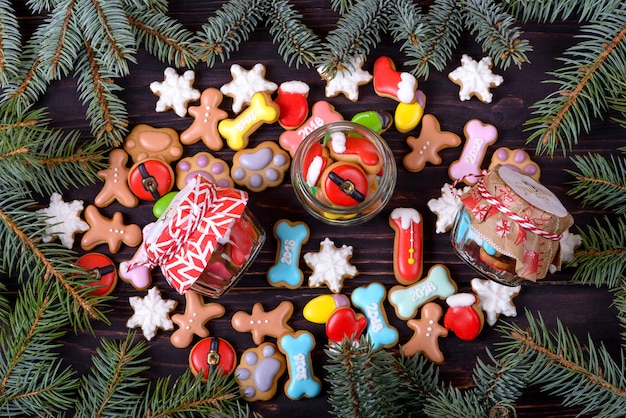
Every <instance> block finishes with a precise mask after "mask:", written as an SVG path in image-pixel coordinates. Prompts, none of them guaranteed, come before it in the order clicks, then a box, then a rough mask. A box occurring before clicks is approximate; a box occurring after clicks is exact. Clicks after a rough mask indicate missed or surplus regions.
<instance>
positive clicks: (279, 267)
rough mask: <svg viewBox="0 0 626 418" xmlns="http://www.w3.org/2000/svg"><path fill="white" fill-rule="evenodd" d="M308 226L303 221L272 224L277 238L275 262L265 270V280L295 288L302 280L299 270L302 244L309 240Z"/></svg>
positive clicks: (274, 284) (302, 276)
mask: <svg viewBox="0 0 626 418" xmlns="http://www.w3.org/2000/svg"><path fill="white" fill-rule="evenodd" d="M309 234H310V231H309V227H308V226H307V225H306V224H305V223H304V222H290V221H288V220H284V219H283V220H280V221H278V222H277V223H276V225H274V236H275V237H276V239H277V240H278V251H277V252H276V263H275V264H274V265H273V266H272V267H270V269H269V270H268V272H267V280H268V281H269V283H270V284H271V285H272V286H274V287H286V288H288V289H296V288H298V287H300V285H301V284H302V281H303V280H304V273H303V272H302V270H300V267H299V263H300V253H301V251H302V245H304V244H305V243H306V242H307V241H308V240H309Z"/></svg>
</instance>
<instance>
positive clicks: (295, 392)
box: [278, 330, 322, 400]
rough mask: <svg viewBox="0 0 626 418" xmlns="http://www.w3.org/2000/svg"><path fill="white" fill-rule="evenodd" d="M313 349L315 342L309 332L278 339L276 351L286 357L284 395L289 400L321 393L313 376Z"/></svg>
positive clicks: (318, 383)
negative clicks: (286, 371)
mask: <svg viewBox="0 0 626 418" xmlns="http://www.w3.org/2000/svg"><path fill="white" fill-rule="evenodd" d="M313 347H315V340H314V339H313V334H311V333H310V332H309V331H304V330H302V331H298V332H296V333H295V334H284V335H282V336H281V337H280V338H279V339H278V349H279V350H280V351H281V352H282V353H283V354H285V356H286V357H287V370H288V371H289V379H288V380H287V382H286V383H285V395H287V397H288V398H290V399H293V400H297V399H301V398H302V397H304V396H306V397H308V398H313V397H315V396H317V395H319V394H320V392H321V391H322V384H321V383H320V380H319V379H318V378H317V377H315V375H314V374H313V365H312V362H311V351H313Z"/></svg>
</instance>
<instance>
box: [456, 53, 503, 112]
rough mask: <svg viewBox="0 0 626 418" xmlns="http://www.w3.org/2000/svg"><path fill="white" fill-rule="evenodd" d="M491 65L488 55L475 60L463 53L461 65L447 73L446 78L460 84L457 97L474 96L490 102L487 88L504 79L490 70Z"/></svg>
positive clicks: (468, 97)
mask: <svg viewBox="0 0 626 418" xmlns="http://www.w3.org/2000/svg"><path fill="white" fill-rule="evenodd" d="M491 67H492V63H491V58H490V57H484V58H482V59H481V60H480V61H478V62H476V61H474V60H473V59H472V58H471V57H470V56H468V55H466V54H463V57H461V66H460V67H458V68H457V69H456V70H454V71H452V72H451V73H450V74H448V78H449V79H450V80H452V82H454V84H458V85H459V86H460V90H459V99H460V100H461V101H465V100H469V99H470V98H472V96H476V97H477V98H478V100H480V101H481V102H483V103H491V99H492V98H493V95H492V94H491V92H490V91H489V89H490V88H492V87H497V86H499V85H500V84H502V82H503V81H504V79H503V78H502V76H500V75H496V74H493V73H492V72H491Z"/></svg>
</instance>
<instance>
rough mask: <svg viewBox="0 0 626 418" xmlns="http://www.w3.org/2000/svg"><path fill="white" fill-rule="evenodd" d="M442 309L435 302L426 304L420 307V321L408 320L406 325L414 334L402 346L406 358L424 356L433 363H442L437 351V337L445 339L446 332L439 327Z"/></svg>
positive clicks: (440, 354) (440, 355)
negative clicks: (418, 354) (419, 354)
mask: <svg viewBox="0 0 626 418" xmlns="http://www.w3.org/2000/svg"><path fill="white" fill-rule="evenodd" d="M442 314H443V309H441V306H439V305H438V304H437V303H435V302H428V303H427V304H425V305H424V306H423V307H422V317H421V319H409V320H408V321H407V323H406V324H407V325H408V326H409V328H411V329H412V330H413V331H415V333H414V334H413V336H412V337H411V339H410V340H409V341H408V342H407V343H406V344H404V345H403V346H402V351H403V352H404V354H405V355H406V356H413V355H415V354H417V353H422V354H424V355H425V356H426V357H427V358H428V359H429V360H430V361H432V362H433V363H437V364H441V363H443V353H442V352H441V350H440V349H439V337H447V336H448V330H447V329H446V328H444V327H443V326H442V325H439V320H440V319H441V316H442Z"/></svg>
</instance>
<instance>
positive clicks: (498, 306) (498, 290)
mask: <svg viewBox="0 0 626 418" xmlns="http://www.w3.org/2000/svg"><path fill="white" fill-rule="evenodd" d="M470 283H471V285H472V290H473V291H474V292H475V293H476V294H477V295H478V299H479V301H480V302H479V304H480V307H481V308H482V310H483V311H484V312H485V314H486V315H487V318H486V319H487V323H488V324H489V325H491V326H493V325H494V324H495V323H496V321H497V320H498V316H499V315H500V314H502V315H504V316H513V317H514V316H517V310H516V309H515V305H513V301H512V300H513V298H514V297H515V296H517V295H518V294H519V292H520V290H521V288H522V287H521V286H519V285H518V286H505V285H502V284H500V283H497V282H494V281H493V280H484V279H472V280H471V282H470Z"/></svg>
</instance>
